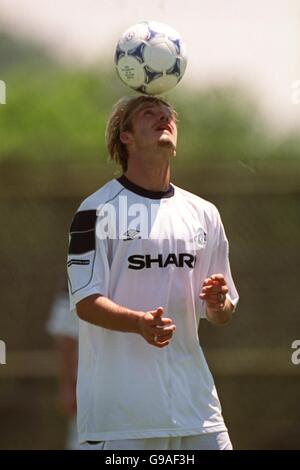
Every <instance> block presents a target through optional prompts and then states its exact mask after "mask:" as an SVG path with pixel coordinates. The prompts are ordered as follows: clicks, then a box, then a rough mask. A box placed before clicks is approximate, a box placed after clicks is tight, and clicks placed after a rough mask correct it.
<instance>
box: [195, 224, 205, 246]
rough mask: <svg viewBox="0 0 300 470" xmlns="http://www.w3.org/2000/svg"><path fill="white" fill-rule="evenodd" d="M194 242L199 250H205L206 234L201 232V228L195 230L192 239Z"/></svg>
mask: <svg viewBox="0 0 300 470" xmlns="http://www.w3.org/2000/svg"><path fill="white" fill-rule="evenodd" d="M194 240H195V242H196V243H197V245H198V246H201V248H205V247H206V243H207V234H206V232H205V231H204V230H203V228H202V227H200V228H199V229H198V230H197V233H196V235H195V237H194Z"/></svg>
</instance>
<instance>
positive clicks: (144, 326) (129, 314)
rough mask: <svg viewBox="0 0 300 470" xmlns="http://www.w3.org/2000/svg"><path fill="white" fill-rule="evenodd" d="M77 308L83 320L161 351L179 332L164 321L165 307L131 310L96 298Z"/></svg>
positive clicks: (84, 301)
mask: <svg viewBox="0 0 300 470" xmlns="http://www.w3.org/2000/svg"><path fill="white" fill-rule="evenodd" d="M76 308H77V314H78V316H79V318H80V319H81V320H84V321H87V322H88V323H92V324H93V325H96V326H101V327H102V328H106V329H108V330H114V331H121V332H128V333H137V334H140V335H141V336H143V338H144V339H145V340H146V341H147V342H148V343H149V344H151V345H153V346H156V347H160V348H162V347H164V346H167V345H168V344H169V343H170V340H171V338H172V336H173V333H174V331H175V329H176V327H175V325H174V324H173V322H172V320H171V319H170V318H164V317H163V314H164V310H163V308H162V307H158V308H157V309H156V310H153V311H150V312H143V311H136V310H130V309H128V308H126V307H124V306H122V305H118V304H116V303H115V302H113V301H112V300H110V299H108V298H107V297H104V296H101V295H98V294H96V295H91V296H89V297H86V298H85V299H83V300H81V301H80V302H78V303H77V305H76Z"/></svg>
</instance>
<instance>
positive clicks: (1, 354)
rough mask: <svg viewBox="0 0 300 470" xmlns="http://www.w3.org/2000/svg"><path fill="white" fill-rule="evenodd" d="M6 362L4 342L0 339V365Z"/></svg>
mask: <svg viewBox="0 0 300 470" xmlns="http://www.w3.org/2000/svg"><path fill="white" fill-rule="evenodd" d="M4 364H6V344H5V342H4V341H2V340H0V365H4Z"/></svg>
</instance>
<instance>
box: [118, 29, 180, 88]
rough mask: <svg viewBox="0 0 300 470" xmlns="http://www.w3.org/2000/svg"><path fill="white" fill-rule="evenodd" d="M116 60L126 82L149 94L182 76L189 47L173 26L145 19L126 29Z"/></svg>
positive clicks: (174, 82)
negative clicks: (186, 46) (187, 47)
mask: <svg viewBox="0 0 300 470" xmlns="http://www.w3.org/2000/svg"><path fill="white" fill-rule="evenodd" d="M115 63H116V68H117V73H118V75H119V77H120V79H121V80H122V82H124V83H125V85H128V86H129V87H130V88H133V89H134V90H137V91H140V92H142V93H146V94H148V95H159V94H161V93H165V92H166V91H168V90H171V88H174V87H175V86H176V85H177V83H178V82H179V81H180V80H181V79H182V77H183V74H184V72H185V69H186V64H187V56H186V48H185V45H184V43H183V41H182V39H181V37H180V35H179V34H178V33H177V32H176V31H175V30H174V29H173V28H170V26H168V25H166V24H164V23H158V22H156V21H144V22H142V23H137V24H135V25H133V26H131V27H130V28H129V29H127V30H126V31H125V32H124V33H123V35H122V36H121V38H120V39H119V41H118V44H117V47H116V52H115Z"/></svg>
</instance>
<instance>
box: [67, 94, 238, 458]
mask: <svg viewBox="0 0 300 470" xmlns="http://www.w3.org/2000/svg"><path fill="white" fill-rule="evenodd" d="M176 143H177V127H176V112H175V111H174V109H173V108H172V107H171V106H170V105H169V104H168V103H167V102H166V101H164V100H162V99H158V98H155V97H146V96H139V97H134V98H132V97H131V98H127V99H122V100H120V101H119V102H118V103H117V104H116V105H115V107H114V109H113V112H112V115H111V117H110V120H109V122H108V126H107V145H108V150H109V154H110V157H111V158H112V159H114V160H116V161H117V162H119V163H120V164H121V166H122V169H123V175H122V176H121V178H119V179H115V180H112V181H110V182H108V183H107V184H106V185H105V186H103V187H102V188H101V189H100V190H98V191H97V192H96V193H94V194H93V195H92V196H90V197H88V198H87V199H86V200H85V201H84V202H83V203H82V205H81V206H80V208H79V210H78V212H77V214H76V215H75V218H74V220H73V223H72V226H71V231H70V245H69V259H68V273H69V289H70V299H71V308H72V309H74V310H76V311H77V314H78V316H79V318H80V319H81V321H80V325H79V372H78V385H77V404H78V429H79V437H80V441H81V442H83V443H87V444H86V445H87V448H98V449H106V450H116V449H130V450H134V449H231V448H232V447H231V443H230V439H229V437H228V433H227V429H226V426H225V424H224V421H223V418H222V414H221V407H220V403H219V399H218V396H217V392H216V389H215V386H214V382H213V378H212V376H211V374H210V372H209V369H208V366H207V364H206V361H205V358H204V355H203V352H202V349H201V348H200V346H199V340H198V334H197V333H198V324H199V319H200V317H203V318H207V319H208V320H209V321H210V322H212V323H213V324H216V325H223V324H225V323H227V322H228V321H229V320H230V318H231V316H232V312H233V310H234V307H235V306H236V304H237V301H238V294H237V292H236V289H235V286H234V283H233V281H232V278H231V273H230V267H229V262H228V242H227V239H226V236H225V233H224V229H223V226H222V223H221V220H220V216H219V213H218V211H217V209H216V208H215V207H214V206H213V205H212V204H211V203H209V202H207V201H205V200H203V199H201V198H199V197H197V196H194V195H193V194H190V193H188V192H186V191H183V190H182V189H180V188H178V187H176V186H174V185H172V184H170V160H171V159H172V158H173V157H174V156H175V154H176Z"/></svg>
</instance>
